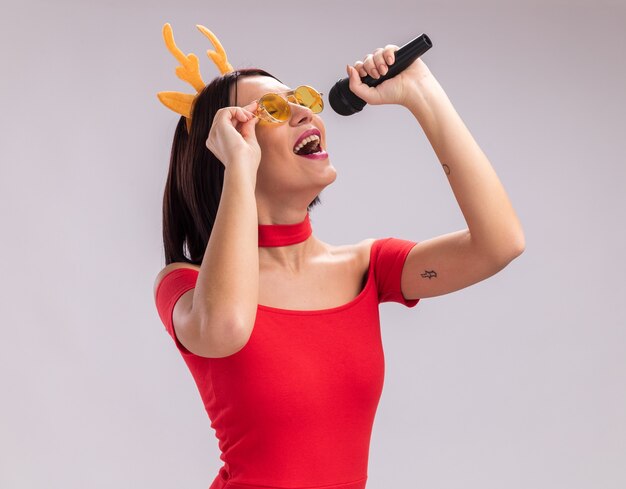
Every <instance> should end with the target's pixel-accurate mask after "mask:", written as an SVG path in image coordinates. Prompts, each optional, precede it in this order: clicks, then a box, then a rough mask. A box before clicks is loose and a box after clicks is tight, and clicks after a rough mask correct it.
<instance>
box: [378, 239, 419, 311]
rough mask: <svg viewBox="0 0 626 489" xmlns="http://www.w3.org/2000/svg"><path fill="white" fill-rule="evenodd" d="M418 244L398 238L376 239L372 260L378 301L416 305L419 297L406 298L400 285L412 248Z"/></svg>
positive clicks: (409, 305) (408, 305)
mask: <svg viewBox="0 0 626 489" xmlns="http://www.w3.org/2000/svg"><path fill="white" fill-rule="evenodd" d="M416 244H417V242H416V241H409V240H406V239H398V238H382V239H377V240H376V241H374V243H373V244H372V246H373V247H374V248H373V249H372V260H373V262H374V263H373V265H374V277H375V280H376V287H377V288H378V302H379V303H381V302H399V303H400V304H404V305H405V306H407V307H414V306H415V305H416V304H417V303H418V302H419V299H411V300H409V299H405V298H404V296H403V295H402V288H401V286H400V283H401V279H402V268H403V267H404V262H405V260H406V257H407V255H408V254H409V251H411V248H413V246H415V245H416Z"/></svg>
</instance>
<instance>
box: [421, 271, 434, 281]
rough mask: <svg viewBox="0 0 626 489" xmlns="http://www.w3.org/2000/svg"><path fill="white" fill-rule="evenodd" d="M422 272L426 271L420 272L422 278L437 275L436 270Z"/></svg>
mask: <svg viewBox="0 0 626 489" xmlns="http://www.w3.org/2000/svg"><path fill="white" fill-rule="evenodd" d="M424 272H426V273H422V278H427V279H428V280H430V279H431V278H433V277H435V278H436V277H437V272H435V271H434V270H424Z"/></svg>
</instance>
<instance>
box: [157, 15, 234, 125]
mask: <svg viewBox="0 0 626 489" xmlns="http://www.w3.org/2000/svg"><path fill="white" fill-rule="evenodd" d="M196 27H197V28H198V29H199V30H200V32H202V34H204V35H205V36H206V37H208V38H209V40H210V41H211V43H212V44H213V46H214V47H215V49H216V51H217V52H216V51H211V50H210V49H208V50H207V55H208V56H209V58H211V59H212V60H213V62H214V63H215V64H216V65H217V68H218V69H219V70H220V73H221V74H222V75H225V74H226V73H230V72H231V71H234V69H233V67H232V65H231V64H230V63H229V62H228V59H227V58H226V51H224V48H223V47H222V43H220V41H219V39H218V38H217V37H216V36H215V34H213V33H212V32H211V31H210V30H209V29H207V28H206V27H204V26H202V25H196ZM163 39H165V45H166V46H167V49H168V50H169V51H170V53H172V54H173V55H174V57H175V58H176V59H177V60H178V62H179V63H180V66H178V67H176V76H178V78H180V79H181V80H183V81H186V82H187V83H189V84H190V85H191V86H192V87H193V88H195V89H196V93H195V94H189V93H182V92H159V93H157V97H159V100H160V101H161V103H162V104H163V105H165V106H166V107H167V108H168V109H171V110H173V111H174V112H176V113H177V114H180V115H183V116H185V118H186V123H187V133H189V131H190V130H191V113H192V109H193V103H194V101H195V98H196V97H197V95H198V94H199V93H200V91H201V90H202V89H203V88H204V86H205V84H204V81H203V80H202V76H201V75H200V63H199V62H198V57H197V56H196V55H195V54H193V53H189V54H188V55H187V56H185V55H184V54H183V52H182V51H181V50H180V49H178V46H176V43H175V42H174V34H173V32H172V26H170V25H169V23H166V24H165V25H164V26H163Z"/></svg>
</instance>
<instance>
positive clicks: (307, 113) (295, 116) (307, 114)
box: [289, 102, 313, 126]
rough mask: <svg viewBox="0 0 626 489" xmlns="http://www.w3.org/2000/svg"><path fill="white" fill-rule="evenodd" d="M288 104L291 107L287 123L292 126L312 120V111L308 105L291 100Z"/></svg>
mask: <svg viewBox="0 0 626 489" xmlns="http://www.w3.org/2000/svg"><path fill="white" fill-rule="evenodd" d="M289 106H290V107H291V119H290V120H289V124H291V125H292V126H299V125H301V124H303V123H307V122H311V121H312V120H313V111H312V110H311V109H309V108H308V107H304V106H302V105H300V104H294V103H293V102H289Z"/></svg>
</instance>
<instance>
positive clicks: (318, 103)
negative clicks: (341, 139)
mask: <svg viewBox="0 0 626 489" xmlns="http://www.w3.org/2000/svg"><path fill="white" fill-rule="evenodd" d="M295 96H296V100H297V101H298V103H299V104H300V105H304V106H305V107H308V108H309V109H311V111H312V112H313V113H314V114H319V113H320V112H321V111H322V109H323V108H324V102H323V101H322V95H321V94H320V93H319V92H318V91H317V90H315V89H314V88H313V87H309V86H307V85H301V86H299V87H298V88H296V93H295Z"/></svg>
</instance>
